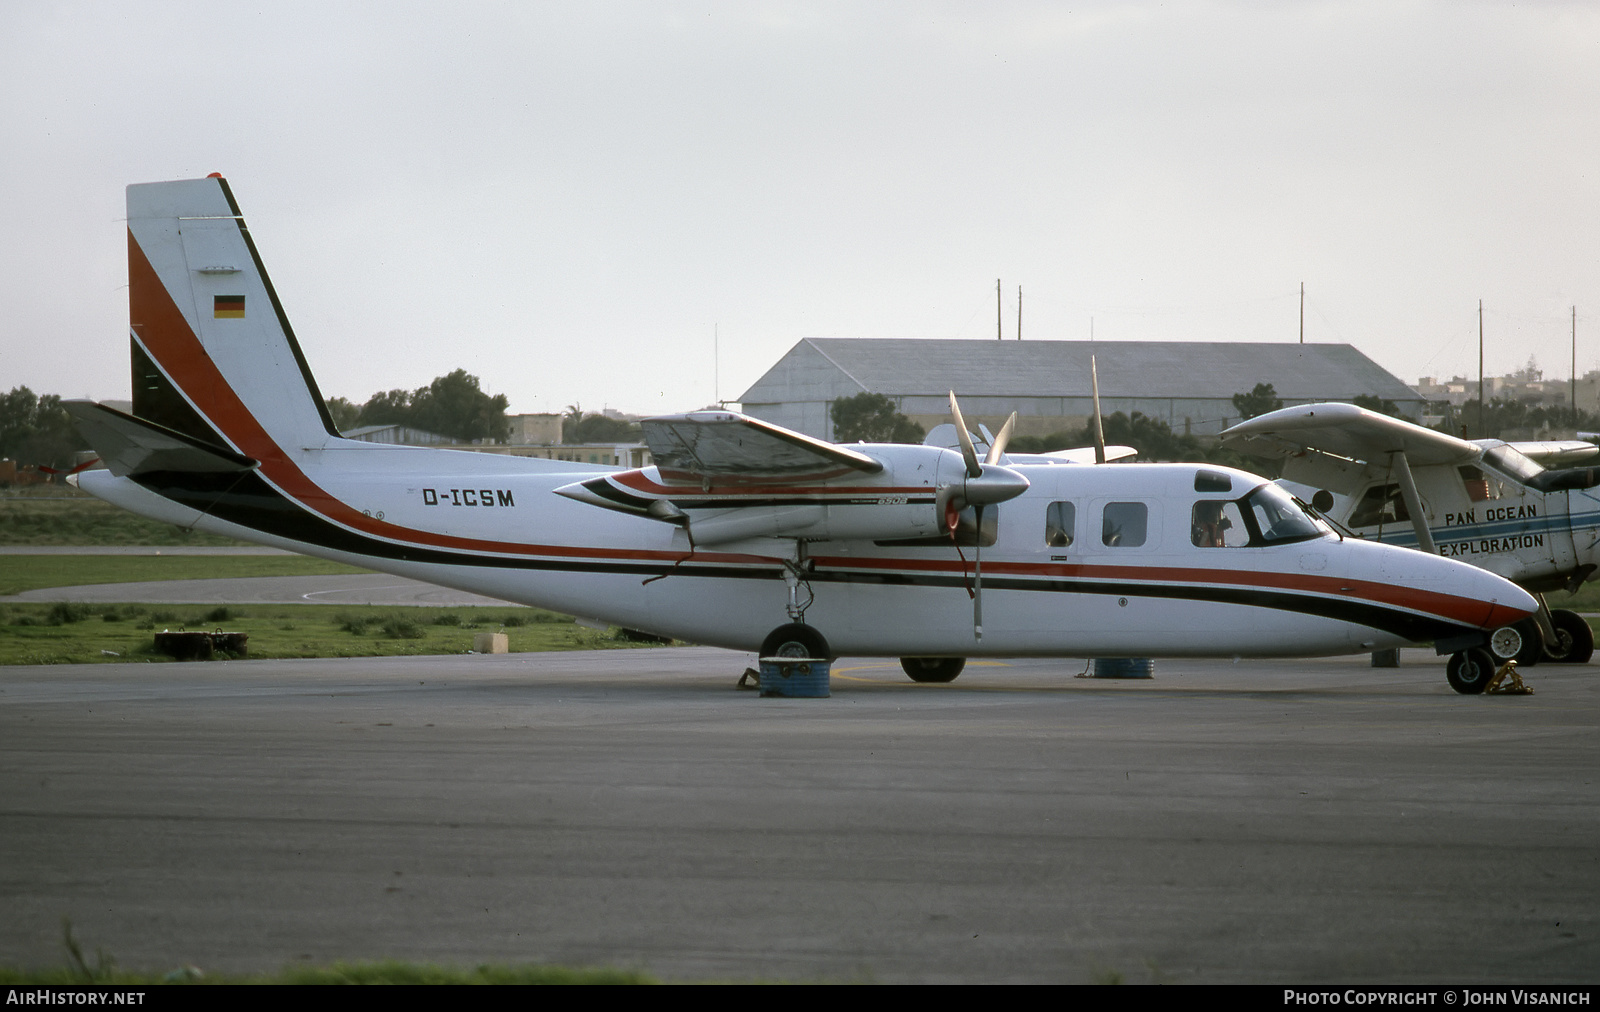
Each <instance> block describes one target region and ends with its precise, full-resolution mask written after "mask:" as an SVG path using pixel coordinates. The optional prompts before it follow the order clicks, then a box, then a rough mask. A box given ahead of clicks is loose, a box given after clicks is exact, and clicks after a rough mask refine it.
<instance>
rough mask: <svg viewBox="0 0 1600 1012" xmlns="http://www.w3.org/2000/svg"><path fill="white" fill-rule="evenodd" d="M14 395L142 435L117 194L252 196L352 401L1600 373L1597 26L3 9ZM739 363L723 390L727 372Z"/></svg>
mask: <svg viewBox="0 0 1600 1012" xmlns="http://www.w3.org/2000/svg"><path fill="white" fill-rule="evenodd" d="M0 137H4V139H5V142H4V145H3V146H0V180H3V183H4V192H5V193H6V194H7V195H8V199H7V201H6V202H5V206H6V214H5V215H4V216H3V217H0V249H3V250H4V264H5V266H6V269H5V270H4V271H3V272H0V304H3V306H4V309H5V312H4V315H3V317H0V327H3V330H0V335H3V340H0V389H9V388H11V387H13V386H16V385H19V384H26V385H28V386H30V387H32V388H33V389H34V390H35V391H36V392H41V393H45V392H53V393H60V394H63V395H66V396H93V397H97V398H110V397H125V396H126V395H127V385H128V380H127V362H126V340H125V335H126V333H127V320H126V315H127V313H126V301H125V298H126V296H125V292H124V286H125V284H126V269H125V256H126V242H125V238H124V231H123V226H122V224H121V222H120V220H119V219H121V217H122V216H123V192H122V191H123V187H124V185H126V184H127V183H130V182H143V181H151V180H159V179H178V178H190V177H194V176H201V175H205V174H206V173H208V172H213V171H217V172H222V173H223V174H224V175H226V176H227V177H228V179H229V182H230V183H231V184H232V186H233V188H234V193H235V195H236V196H237V197H238V199H239V201H240V204H241V206H242V208H243V210H244V213H245V216H246V218H247V219H248V220H249V222H250V224H251V227H252V230H253V232H254V234H255V237H256V241H257V243H258V245H259V247H260V249H261V252H262V255H263V256H264V258H265V259H266V263H267V266H268V269H269V270H271V271H272V275H273V281H274V283H275V284H276V285H277V287H278V291H279V294H280V296H281V297H282V299H283V301H284V304H285V306H286V308H287V310H288V313H289V316H290V319H291V321H293V323H294V325H295V328H296V331H297V333H298V335H299V337H300V339H301V342H302V344H303V345H304V347H305V350H306V353H307V356H308V357H309V359H310V361H311V364H312V367H313V369H314V370H315V371H316V373H317V376H318V379H319V381H320V382H321V384H322V387H323V390H324V392H325V393H327V394H329V395H330V396H333V395H339V396H345V397H349V398H350V399H352V400H355V401H362V400H365V399H366V398H367V397H368V396H369V395H371V394H372V393H373V392H374V391H377V390H383V389H390V388H395V387H404V388H412V387H416V386H420V385H422V384H424V383H426V382H428V380H430V379H432V378H433V377H434V376H437V375H440V374H442V373H444V372H448V371H449V370H451V369H454V368H458V367H463V368H466V369H468V370H469V371H471V372H474V373H476V374H478V375H479V376H481V377H482V379H483V381H484V385H485V386H486V388H488V389H490V390H493V391H495V392H499V393H505V394H506V395H508V396H509V398H510V400H511V406H512V410H514V411H548V410H561V409H562V408H563V407H564V406H565V405H567V404H569V403H573V402H580V403H582V405H583V406H584V407H585V408H586V409H589V410H597V409H599V408H600V407H602V406H605V405H609V406H612V407H617V408H621V409H623V410H627V411H637V412H666V411H681V410H686V409H690V408H695V407H700V406H702V405H704V404H706V403H708V402H709V401H711V400H712V399H713V397H714V396H715V394H716V393H720V395H721V396H722V397H723V398H733V397H737V396H738V395H739V394H740V393H741V392H743V390H744V389H745V388H746V387H747V386H749V385H750V384H751V383H752V382H753V381H754V380H755V379H756V378H757V377H758V376H759V375H760V374H761V373H762V372H763V371H764V370H765V369H766V368H767V367H768V366H770V365H771V364H772V363H773V362H774V361H776V360H777V358H778V357H779V356H780V355H782V354H783V352H785V351H786V350H788V348H789V347H790V346H791V345H793V344H794V342H795V341H797V340H799V339H800V338H802V337H813V336H815V337H929V338H957V337H964V338H992V337H993V336H994V326H995V305H994V282H995V279H996V278H997V277H998V278H1001V279H1003V285H1004V294H1005V329H1006V334H1007V336H1008V337H1011V336H1013V328H1014V326H1015V319H1016V306H1015V300H1016V289H1017V286H1018V285H1021V286H1022V287H1023V290H1024V291H1023V298H1024V313H1023V330H1024V334H1023V336H1024V338H1025V339H1047V338H1048V339H1071V340H1086V339H1088V337H1089V331H1090V320H1091V318H1092V319H1093V321H1094V324H1093V326H1094V334H1095V337H1096V338H1097V339H1099V340H1136V339H1152V340H1187V339H1194V340H1245V341H1270V340H1294V339H1295V337H1296V334H1297V327H1298V319H1299V315H1298V314H1299V296H1298V289H1299V284H1300V282H1302V281H1304V282H1305V283H1306V292H1307V312H1306V337H1307V340H1308V341H1340V342H1348V343H1351V344H1354V345H1355V346H1356V347H1358V348H1360V349H1361V350H1362V351H1364V352H1366V353H1367V354H1368V355H1370V356H1371V357H1372V358H1374V359H1375V360H1376V361H1377V362H1379V364H1381V365H1383V366H1385V367H1386V368H1388V369H1390V370H1391V371H1393V372H1394V373H1396V374H1397V375H1399V376H1400V377H1401V378H1402V379H1405V380H1407V381H1408V382H1409V381H1414V380H1416V378H1417V377H1418V376H1419V375H1425V374H1434V375H1446V376H1447V375H1449V374H1451V373H1474V374H1475V373H1476V369H1477V310H1476V307H1477V300H1478V299H1480V298H1481V299H1483V300H1484V304H1485V309H1486V329H1487V331H1488V338H1489V353H1488V368H1489V371H1490V372H1491V373H1498V372H1503V371H1506V370H1509V369H1513V368H1517V367H1520V366H1521V365H1522V364H1524V363H1525V362H1526V361H1527V360H1528V358H1529V356H1530V355H1532V356H1535V357H1537V359H1538V362H1539V364H1540V365H1541V366H1542V367H1543V368H1544V370H1545V372H1546V375H1547V376H1560V377H1565V376H1566V375H1567V374H1568V356H1569V335H1570V326H1571V324H1570V312H1571V307H1572V306H1574V305H1576V306H1577V309H1578V338H1579V351H1578V368H1579V371H1580V372H1582V371H1585V370H1587V369H1591V368H1597V367H1600V228H1597V225H1600V221H1597V217H1600V199H1597V198H1600V178H1597V168H1596V167H1597V166H1600V8H1597V7H1596V6H1595V5H1592V4H1587V3H1584V4H1579V3H1573V4H1562V3H1540V4H1532V5H1512V4H1506V3H1472V2H1466V3H1460V2H1457V3H1408V2H1403V0H1402V2H1395V0H1386V2H1377V3H1359V2H1350V3H1345V2H1327V3H1317V2H1308V3H1243V2H1240V3H1175V4H1155V3H1088V4H1052V3H1028V2H1016V3H992V2H986V3H981V4H980V3H841V4H829V3H751V2H740V3H706V4H675V3H597V2H583V3H539V4H534V3H525V4H517V3H455V4H450V5H443V4H409V3H383V4H377V3H372V4H362V3H354V4H351V3H346V4H328V3H305V4H302V3H279V2H271V3H264V4H256V5H250V6H244V5H239V4H230V3H213V4H206V5H198V6H197V5H195V4H192V3H182V4H180V3H168V2H154V3H103V4H101V3H56V4H46V3H31V4H8V5H5V6H4V7H3V8H0ZM714 328H716V330H717V331H718V332H719V333H720V342H719V343H720V349H721V353H720V370H718V371H717V372H718V373H719V374H720V379H718V380H715V383H716V385H717V390H716V391H714V389H713V384H714V360H713V329H714Z"/></svg>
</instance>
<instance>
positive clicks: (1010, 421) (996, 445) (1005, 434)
mask: <svg viewBox="0 0 1600 1012" xmlns="http://www.w3.org/2000/svg"><path fill="white" fill-rule="evenodd" d="M1016 424H1017V413H1016V412H1015V411H1013V412H1011V417H1010V418H1007V419H1006V423H1005V424H1004V425H1002V426H1000V435H998V436H996V437H994V439H992V440H990V441H989V453H988V455H986V456H985V457H984V458H983V462H984V463H985V464H998V463H1000V457H1001V456H1002V455H1004V453H1005V452H1006V444H1007V443H1009V442H1011V430H1012V429H1013V428H1015V427H1016Z"/></svg>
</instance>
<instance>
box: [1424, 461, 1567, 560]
mask: <svg viewBox="0 0 1600 1012" xmlns="http://www.w3.org/2000/svg"><path fill="white" fill-rule="evenodd" d="M1507 449H1509V448H1506V447H1501V448H1497V449H1496V450H1491V451H1490V452H1489V453H1488V454H1486V455H1485V461H1486V462H1487V463H1490V464H1493V463H1495V454H1496V452H1497V450H1498V451H1499V452H1502V453H1503V452H1504V451H1505V450H1507ZM1516 456H1517V457H1520V456H1521V455H1520V454H1518V455H1516ZM1523 459H1524V460H1525V458H1523ZM1508 461H1509V462H1511V463H1520V461H1515V460H1514V459H1512V458H1510V457H1509V455H1508ZM1528 467H1529V468H1530V469H1531V471H1530V473H1535V472H1536V471H1537V470H1538V467H1537V465H1534V464H1532V463H1531V462H1529V463H1528ZM1459 471H1460V473H1461V475H1462V481H1463V484H1464V485H1465V487H1466V488H1467V490H1468V493H1469V497H1471V498H1473V499H1477V498H1478V496H1479V495H1482V497H1483V498H1482V499H1481V500H1479V501H1476V502H1473V503H1472V504H1471V508H1470V509H1469V510H1467V511H1465V512H1464V513H1457V514H1455V515H1453V516H1451V517H1447V518H1446V519H1447V520H1449V521H1450V524H1449V526H1448V528H1447V534H1448V537H1446V538H1440V539H1438V540H1439V554H1440V555H1444V556H1446V557H1449V558H1456V559H1460V560H1461V561H1463V562H1470V563H1472V564H1473V565H1475V566H1479V567H1481V568H1483V569H1487V570H1489V571H1490V572H1491V573H1497V574H1499V575H1500V576H1504V577H1506V578H1507V579H1512V580H1515V581H1517V582H1518V583H1521V584H1524V585H1529V584H1533V585H1538V583H1539V581H1540V579H1541V578H1551V577H1556V576H1558V575H1559V574H1562V573H1565V572H1568V571H1570V570H1571V569H1572V567H1573V566H1574V565H1575V564H1576V553H1575V551H1574V548H1573V539H1572V526H1571V524H1570V522H1569V518H1570V511H1571V506H1570V502H1569V496H1570V495H1571V493H1570V492H1568V491H1565V490H1562V491H1555V492H1540V491H1538V490H1537V489H1533V488H1529V487H1528V486H1527V485H1526V484H1524V483H1523V482H1522V481H1521V480H1519V478H1518V477H1514V476H1512V475H1510V474H1505V473H1502V472H1501V471H1499V470H1496V469H1494V468H1492V467H1486V468H1482V469H1480V468H1476V467H1463V468H1460V469H1459ZM1480 478H1481V480H1479V479H1480Z"/></svg>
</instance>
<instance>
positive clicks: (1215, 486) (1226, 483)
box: [1194, 471, 1233, 492]
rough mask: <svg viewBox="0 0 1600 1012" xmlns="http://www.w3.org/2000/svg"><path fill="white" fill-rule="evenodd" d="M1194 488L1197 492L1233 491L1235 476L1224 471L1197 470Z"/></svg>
mask: <svg viewBox="0 0 1600 1012" xmlns="http://www.w3.org/2000/svg"><path fill="white" fill-rule="evenodd" d="M1194 490H1195V491H1196V492H1232V491H1233V478H1232V476H1231V475H1229V474H1227V473H1226V472H1223V471H1196V472H1195V473H1194Z"/></svg>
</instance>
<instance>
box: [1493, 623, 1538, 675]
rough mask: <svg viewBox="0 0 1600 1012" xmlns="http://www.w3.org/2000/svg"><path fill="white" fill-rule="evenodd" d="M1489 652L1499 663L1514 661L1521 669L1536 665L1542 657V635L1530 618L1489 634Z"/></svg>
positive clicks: (1536, 624)
mask: <svg viewBox="0 0 1600 1012" xmlns="http://www.w3.org/2000/svg"><path fill="white" fill-rule="evenodd" d="M1489 652H1490V653H1492V654H1494V657H1495V660H1497V661H1500V662H1501V663H1504V662H1506V661H1512V660H1514V661H1516V662H1517V666H1518V667H1522V668H1526V667H1529V666H1531V665H1534V664H1538V663H1539V660H1540V658H1542V657H1544V633H1542V632H1540V631H1539V623H1537V622H1535V621H1534V620H1533V619H1531V618H1525V619H1523V620H1522V621H1521V622H1517V623H1514V624H1512V625H1507V626H1501V627H1500V628H1499V629H1496V630H1495V631H1494V632H1492V633H1490V634H1489Z"/></svg>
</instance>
